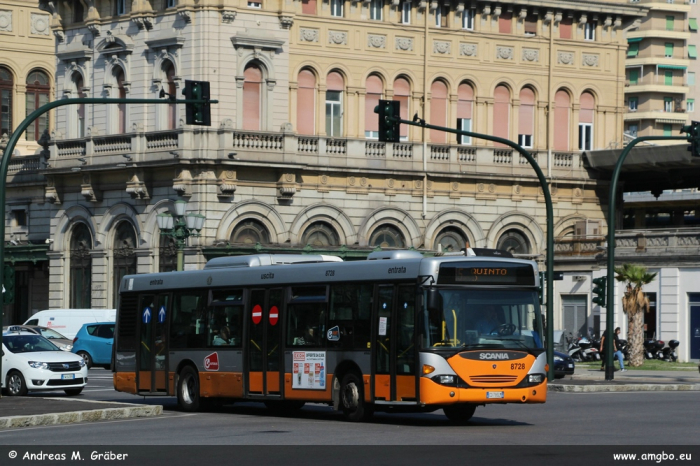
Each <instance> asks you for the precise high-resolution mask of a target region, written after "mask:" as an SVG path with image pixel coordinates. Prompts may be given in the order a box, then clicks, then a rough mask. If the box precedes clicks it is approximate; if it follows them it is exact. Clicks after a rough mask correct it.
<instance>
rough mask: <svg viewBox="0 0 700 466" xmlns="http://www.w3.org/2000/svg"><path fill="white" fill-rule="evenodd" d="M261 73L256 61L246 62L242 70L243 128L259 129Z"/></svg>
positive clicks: (260, 116) (260, 119) (260, 117)
mask: <svg viewBox="0 0 700 466" xmlns="http://www.w3.org/2000/svg"><path fill="white" fill-rule="evenodd" d="M262 83H263V73H262V69H261V68H260V66H258V65H257V64H256V63H254V62H253V63H248V64H247V65H246V67H245V71H244V72H243V129H247V130H251V131H260V129H261V127H262V125H261V121H262Z"/></svg>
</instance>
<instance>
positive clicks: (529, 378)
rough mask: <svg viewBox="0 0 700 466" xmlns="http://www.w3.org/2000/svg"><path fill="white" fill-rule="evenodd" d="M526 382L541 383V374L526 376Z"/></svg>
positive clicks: (542, 377)
mask: <svg viewBox="0 0 700 466" xmlns="http://www.w3.org/2000/svg"><path fill="white" fill-rule="evenodd" d="M527 381H528V382H529V383H534V384H536V383H542V381H544V376H543V375H542V374H529V375H528V376H527Z"/></svg>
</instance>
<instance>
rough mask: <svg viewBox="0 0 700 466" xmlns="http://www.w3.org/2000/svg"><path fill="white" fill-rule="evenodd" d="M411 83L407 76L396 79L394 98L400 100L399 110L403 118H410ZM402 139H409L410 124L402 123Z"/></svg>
mask: <svg viewBox="0 0 700 466" xmlns="http://www.w3.org/2000/svg"><path fill="white" fill-rule="evenodd" d="M410 99H411V85H410V84H409V82H408V80H407V79H406V78H396V80H394V100H398V101H399V102H400V104H399V105H400V106H399V111H400V115H401V119H402V120H408V118H409V117H408V115H409V112H410V102H411V100H410ZM401 140H402V141H407V140H408V125H401Z"/></svg>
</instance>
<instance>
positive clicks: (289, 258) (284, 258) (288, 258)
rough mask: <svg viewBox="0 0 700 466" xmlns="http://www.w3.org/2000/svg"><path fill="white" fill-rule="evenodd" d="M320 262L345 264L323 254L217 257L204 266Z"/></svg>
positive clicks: (220, 267)
mask: <svg viewBox="0 0 700 466" xmlns="http://www.w3.org/2000/svg"><path fill="white" fill-rule="evenodd" d="M319 262H343V259H341V258H340V257H335V256H325V255H321V254H253V255H246V256H228V257H216V258H214V259H211V260H210V261H209V262H207V263H206V265H205V266H204V268H205V269H222V268H233V267H262V266H266V265H283V264H304V263H319Z"/></svg>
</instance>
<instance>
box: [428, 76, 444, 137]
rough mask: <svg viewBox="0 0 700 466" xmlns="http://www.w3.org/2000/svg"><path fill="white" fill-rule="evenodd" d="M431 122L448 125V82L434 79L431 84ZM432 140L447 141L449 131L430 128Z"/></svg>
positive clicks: (437, 124)
mask: <svg viewBox="0 0 700 466" xmlns="http://www.w3.org/2000/svg"><path fill="white" fill-rule="evenodd" d="M430 124H432V125H436V126H448V125H447V84H445V83H444V82H442V81H433V84H432V85H431V86H430ZM430 142H436V143H445V142H447V133H445V132H444V131H439V130H436V129H431V130H430Z"/></svg>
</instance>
